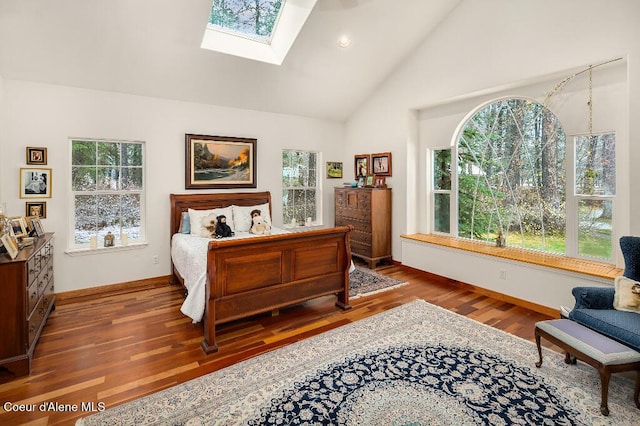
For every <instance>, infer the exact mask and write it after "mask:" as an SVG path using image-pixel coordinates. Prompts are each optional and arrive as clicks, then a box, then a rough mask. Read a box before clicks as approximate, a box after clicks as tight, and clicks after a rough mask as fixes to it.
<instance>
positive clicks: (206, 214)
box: [189, 206, 235, 237]
mask: <svg viewBox="0 0 640 426" xmlns="http://www.w3.org/2000/svg"><path fill="white" fill-rule="evenodd" d="M220 215H224V216H226V217H227V225H229V227H231V231H232V232H235V229H234V226H233V210H232V209H231V206H229V207H224V208H221V209H211V210H193V209H189V223H190V224H191V235H194V236H196V237H210V236H211V233H210V232H209V231H208V230H207V228H205V226H206V225H205V224H204V223H203V220H204V219H207V220H208V221H210V220H211V219H212V218H215V217H218V216H220Z"/></svg>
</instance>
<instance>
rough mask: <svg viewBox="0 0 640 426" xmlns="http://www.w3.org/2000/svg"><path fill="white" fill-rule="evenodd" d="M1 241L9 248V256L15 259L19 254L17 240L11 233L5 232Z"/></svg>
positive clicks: (0, 238)
mask: <svg viewBox="0 0 640 426" xmlns="http://www.w3.org/2000/svg"><path fill="white" fill-rule="evenodd" d="M0 241H2V245H3V246H4V248H5V249H7V253H9V257H11V259H15V258H16V256H18V251H19V250H18V245H17V244H16V241H15V240H14V239H13V237H11V235H9V234H4V235H2V237H0Z"/></svg>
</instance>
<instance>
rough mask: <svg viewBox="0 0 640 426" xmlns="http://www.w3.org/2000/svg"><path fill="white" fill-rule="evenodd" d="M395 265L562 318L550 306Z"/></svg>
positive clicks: (397, 263) (431, 278) (461, 287)
mask: <svg viewBox="0 0 640 426" xmlns="http://www.w3.org/2000/svg"><path fill="white" fill-rule="evenodd" d="M393 263H394V265H398V266H402V267H404V268H408V269H411V270H413V271H417V272H420V273H422V274H425V275H427V276H428V277H429V279H430V280H432V281H438V282H442V283H445V284H448V285H453V286H456V287H457V288H460V289H463V290H468V291H473V292H474V293H478V294H482V295H483V296H488V297H491V298H493V299H497V300H500V301H502V302H506V303H511V304H512V305H516V306H520V307H521V308H525V309H529V310H531V311H534V312H538V313H540V314H544V315H548V316H550V317H552V318H560V310H559V309H554V308H550V307H548V306H544V305H539V304H537V303H533V302H530V301H528V300H524V299H519V298H517V297H513V296H509V295H507V294H503V293H499V292H497V291H493V290H488V289H486V288H482V287H478V286H476V285H473V284H467V283H463V282H461V281H457V280H454V279H451V278H447V277H443V276H441V275H436V274H433V273H431V272H427V271H423V270H422V269H416V268H413V267H411V266H406V265H402V263H401V262H397V261H395V260H394V261H393Z"/></svg>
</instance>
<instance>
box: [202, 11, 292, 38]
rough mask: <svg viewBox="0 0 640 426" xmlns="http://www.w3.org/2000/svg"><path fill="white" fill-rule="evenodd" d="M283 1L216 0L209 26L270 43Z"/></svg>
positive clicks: (216, 29)
mask: <svg viewBox="0 0 640 426" xmlns="http://www.w3.org/2000/svg"><path fill="white" fill-rule="evenodd" d="M283 3H284V0H262V1H260V0H253V1H246V0H214V1H213V5H212V6H211V14H210V15H209V25H208V27H209V28H211V29H213V30H215V31H222V32H226V33H228V34H231V35H238V36H240V37H247V38H249V39H252V40H255V41H259V42H262V43H267V44H269V43H271V35H272V34H273V30H274V28H275V26H276V23H277V22H278V18H279V17H280V11H281V10H282V5H283Z"/></svg>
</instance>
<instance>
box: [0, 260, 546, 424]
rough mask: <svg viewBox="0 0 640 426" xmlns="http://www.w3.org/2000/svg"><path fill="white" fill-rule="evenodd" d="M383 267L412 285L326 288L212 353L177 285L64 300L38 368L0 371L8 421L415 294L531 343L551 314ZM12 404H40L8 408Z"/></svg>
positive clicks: (269, 346)
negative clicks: (348, 293) (362, 291)
mask: <svg viewBox="0 0 640 426" xmlns="http://www.w3.org/2000/svg"><path fill="white" fill-rule="evenodd" d="M377 271H378V272H380V273H383V274H387V275H390V276H392V277H394V278H397V279H399V280H402V281H407V282H409V284H408V285H405V286H403V287H400V288H398V289H395V290H392V291H388V292H383V293H378V294H375V295H372V296H368V297H363V298H360V299H356V300H354V301H352V302H351V304H352V306H353V308H352V309H351V310H349V311H341V310H339V309H338V308H336V307H335V306H334V303H335V297H333V296H330V297H329V296H328V297H323V298H320V299H316V300H313V301H310V302H307V303H305V304H303V305H299V306H295V307H292V308H288V309H284V310H282V311H281V312H280V315H278V316H271V315H260V316H257V317H253V318H250V319H247V320H242V321H237V322H233V323H230V324H225V325H222V326H220V327H219V328H218V330H219V331H218V344H219V346H220V351H219V352H218V353H216V354H211V355H206V354H204V353H203V351H202V350H201V348H200V341H201V339H202V327H201V326H200V325H197V324H192V323H191V322H190V320H189V319H188V318H186V317H185V316H184V315H182V314H181V313H180V310H179V308H180V304H181V303H182V300H183V294H182V289H181V288H179V287H176V286H170V285H167V286H163V287H158V288H150V289H147V290H137V291H132V292H119V293H118V294H111V295H101V296H99V297H97V298H92V297H82V298H78V299H70V300H65V303H64V304H58V306H57V307H56V310H55V311H54V312H53V314H52V315H51V317H50V318H49V321H48V323H47V325H46V327H45V329H44V331H43V334H42V336H41V338H40V341H39V343H38V345H37V347H36V351H35V358H34V360H33V363H32V370H31V374H30V375H29V376H25V377H20V378H14V377H13V376H12V375H11V374H10V373H9V372H7V371H6V370H3V369H0V403H2V406H0V424H7V425H9V424H11V425H18V424H28V425H47V424H49V425H53V424H74V422H75V421H76V420H77V419H78V418H80V417H83V416H86V415H88V414H90V412H87V411H82V408H83V407H82V405H81V404H82V403H85V404H87V403H94V405H95V404H98V403H100V404H104V405H105V406H106V407H107V408H109V407H113V406H115V405H117V404H121V403H123V402H126V401H129V400H133V399H136V398H139V397H142V396H144V395H148V394H151V393H153V392H157V391H159V390H161V389H165V388H167V387H170V386H173V385H176V384H178V383H182V382H184V381H187V380H190V379H193V378H195V377H199V376H201V375H204V374H207V373H210V372H212V371H215V370H219V369H221V368H224V367H226V366H229V365H231V364H234V363H237V362H239V361H241V360H244V359H247V358H250V357H253V356H256V355H259V354H261V353H264V352H267V351H271V350H274V349H277V348H279V347H281V346H284V345H287V344H290V343H292V342H295V341H298V340H301V339H305V338H308V337H311V336H313V335H316V334H319V333H322V332H324V331H327V330H330V329H333V328H336V327H339V326H341V325H344V324H348V323H350V322H353V321H357V320H359V319H361V318H365V317H368V316H371V315H374V314H376V313H379V312H382V311H385V310H387V309H390V308H393V307H395V306H399V305H401V304H403V303H407V302H410V301H412V300H415V299H424V300H426V301H428V302H430V303H433V304H436V305H439V306H442V307H444V308H446V309H449V310H451V311H453V312H457V313H460V314H462V315H466V316H467V317H469V318H473V319H475V320H478V321H480V322H483V323H485V324H488V325H490V326H493V327H496V328H499V329H502V330H505V331H507V332H510V333H513V334H515V335H518V336H520V337H522V338H525V339H528V340H530V341H533V340H534V338H533V331H534V324H535V322H536V321H539V320H544V319H549V317H548V316H546V315H544V314H540V313H536V312H533V311H531V310H528V309H525V308H523V307H519V306H515V305H513V304H511V303H507V302H503V301H500V300H497V299H495V298H492V297H488V296H485V295H482V294H479V293H477V292H474V291H473V288H472V287H470V286H466V285H463V284H459V283H451V282H447V281H446V280H444V279H442V278H440V277H437V276H434V275H431V274H427V273H424V272H421V271H416V270H414V269H411V268H407V267H404V266H399V265H382V266H379V267H378V268H377ZM7 402H8V403H10V404H12V405H11V406H12V407H16V406H17V405H18V404H25V407H26V408H31V407H32V406H31V405H29V404H33V407H34V408H33V411H23V412H18V411H8V412H7V411H6V408H8V407H9V406H7V404H6V403H7ZM43 402H46V403H50V404H49V405H48V406H47V407H45V408H47V409H46V410H41V409H40V408H41V407H40V404H41V403H43ZM73 404H77V408H74V407H73ZM97 407H98V406H97V405H96V408H97ZM84 408H85V409H87V408H90V407H86V406H85V407H84Z"/></svg>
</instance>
